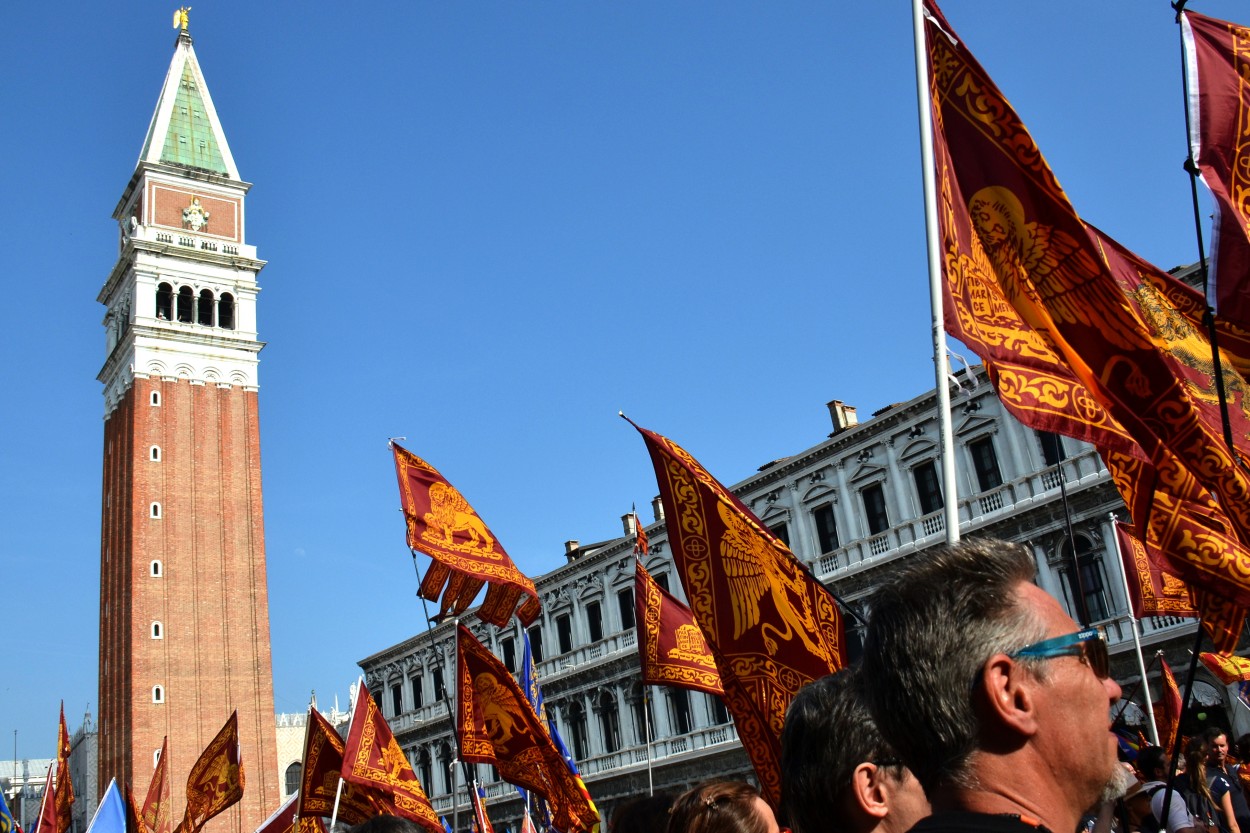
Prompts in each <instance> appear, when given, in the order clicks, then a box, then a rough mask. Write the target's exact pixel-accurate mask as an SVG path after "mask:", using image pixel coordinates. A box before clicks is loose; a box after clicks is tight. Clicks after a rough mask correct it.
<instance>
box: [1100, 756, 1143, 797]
mask: <svg viewBox="0 0 1250 833" xmlns="http://www.w3.org/2000/svg"><path fill="white" fill-rule="evenodd" d="M1134 780H1135V779H1134V778H1133V776H1132V775H1129V773H1128V770H1127V769H1125V768H1124V767H1122V766H1120V764H1119V763H1118V762H1117V763H1116V765H1115V770H1114V771H1113V772H1112V773H1111V777H1110V778H1108V779H1107V783H1106V784H1104V785H1103V787H1102V794H1101V795H1099V796H1098V802H1099V804H1102V803H1105V802H1107V801H1115V800H1117V799H1120V798H1123V797H1124V794H1125V793H1126V792H1128V788H1129V787H1131V786H1133V781H1134Z"/></svg>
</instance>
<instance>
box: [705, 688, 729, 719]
mask: <svg viewBox="0 0 1250 833" xmlns="http://www.w3.org/2000/svg"><path fill="white" fill-rule="evenodd" d="M707 699H708V702H709V703H710V704H711V706H712V724H713V725H715V726H720V725H722V724H724V723H728V722H729V709H727V708H725V701H724V700H722V699H720V698H719V697H717V696H716V695H715V694H709V695H708V696H707Z"/></svg>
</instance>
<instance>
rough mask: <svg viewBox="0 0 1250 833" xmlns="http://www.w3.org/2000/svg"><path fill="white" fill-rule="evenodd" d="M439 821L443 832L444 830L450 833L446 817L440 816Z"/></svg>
mask: <svg viewBox="0 0 1250 833" xmlns="http://www.w3.org/2000/svg"><path fill="white" fill-rule="evenodd" d="M439 821H441V822H442V823H443V829H444V830H446V831H447V833H452V830H451V825H450V824H448V823H447V817H446V816H442V817H440V818H439Z"/></svg>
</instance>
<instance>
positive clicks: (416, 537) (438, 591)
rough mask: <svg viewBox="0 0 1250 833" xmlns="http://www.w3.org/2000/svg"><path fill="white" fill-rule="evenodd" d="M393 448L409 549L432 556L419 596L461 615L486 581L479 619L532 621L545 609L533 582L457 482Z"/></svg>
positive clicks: (444, 612)
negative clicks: (515, 618)
mask: <svg viewBox="0 0 1250 833" xmlns="http://www.w3.org/2000/svg"><path fill="white" fill-rule="evenodd" d="M391 446H392V448H393V449H394V452H395V474H396V476H397V477H398V478H399V497H400V501H401V503H402V504H403V510H404V517H405V518H406V519H407V521H408V547H409V548H410V549H414V550H420V551H421V552H424V553H426V554H427V555H429V556H430V558H432V559H433V562H432V563H431V565H430V569H429V570H428V571H427V572H426V574H425V580H424V581H422V582H421V588H420V594H421V597H422V598H424V599H429V600H430V601H432V602H436V601H439V597H440V596H441V597H442V603H441V605H442V606H441V609H440V611H439V615H440V616H447V615H448V614H451V615H455V616H459V615H460V614H461V613H463V612H464V611H465V610H467V609H468V607H469V605H471V604H472V603H473V600H474V599H475V598H476V597H477V594H478V591H479V590H481V589H482V585H483V584H486V585H487V590H486V598H485V600H484V601H483V602H482V606H481V607H480V608H478V611H477V616H478V618H479V619H481V620H482V621H484V622H490V623H491V624H492V625H497V626H498V627H501V628H502V627H504V626H506V625H507V624H508V620H509V619H510V618H511V617H512V614H513V611H515V612H516V616H517V618H518V619H520V620H521V623H522V624H524V625H529V624H530V623H531V622H533V621H534V619H535V617H537V616H538V613H539V611H540V610H541V605H540V604H539V601H538V591H537V590H536V589H535V588H534V582H532V581H530V579H529V578H528V577H527V576H526V575H525V574H524V573H522V572H521V571H520V570H519V569H517V566H516V564H514V563H512V559H511V558H510V557H509V556H508V553H506V552H504V549H503V547H502V546H501V545H500V543H499V540H498V539H497V538H496V537H495V536H494V534H493V533H492V532H491V531H490V529H488V528H487V526H486V524H485V523H483V521H482V519H481V518H480V517H478V514H477V512H476V511H474V509H473V507H472V506H470V505H469V502H468V501H467V500H465V499H464V496H463V495H461V494H460V492H458V491H457V490H456V487H455V486H452V485H451V484H450V483H448V482H447V479H446V478H445V477H443V476H442V475H441V474H439V473H438V470H437V469H435V468H434V467H433V466H431V465H430V464H429V463H427V462H425V461H424V460H422V459H421V458H420V457H418V456H417V455H415V454H413V453H412V452H411V451H408V450H407V449H405V448H402V447H401V446H399V445H398V444H396V443H392V444H391ZM523 597H524V601H523V602H522V601H521V600H522V598H523ZM518 602H521V606H520V608H518V607H517V603H518Z"/></svg>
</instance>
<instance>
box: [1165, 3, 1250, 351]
mask: <svg viewBox="0 0 1250 833" xmlns="http://www.w3.org/2000/svg"><path fill="white" fill-rule="evenodd" d="M1181 32H1182V41H1183V43H1184V45H1185V47H1184V48H1185V68H1186V73H1185V80H1186V84H1187V87H1188V90H1187V92H1188V103H1189V116H1190V118H1189V129H1190V137H1189V145H1190V153H1191V154H1192V156H1193V159H1194V161H1195V162H1197V163H1198V172H1199V174H1200V176H1201V178H1202V181H1203V182H1204V183H1206V185H1207V187H1208V188H1209V189H1210V190H1211V196H1212V197H1214V207H1215V216H1214V223H1213V231H1212V235H1211V259H1210V261H1209V262H1208V266H1207V297H1208V299H1209V300H1210V302H1211V306H1212V307H1213V308H1214V309H1215V310H1216V312H1217V313H1218V314H1219V315H1220V317H1222V318H1224V319H1226V320H1228V321H1230V322H1233V323H1235V324H1237V325H1239V326H1240V327H1241V328H1242V329H1245V330H1250V28H1247V27H1245V26H1239V25H1237V24H1236V23H1229V22H1228V21H1225V20H1217V19H1215V18H1212V17H1205V16H1204V15H1200V14H1197V13H1196V12H1191V11H1188V10H1186V11H1185V12H1183V13H1182V15H1181Z"/></svg>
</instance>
